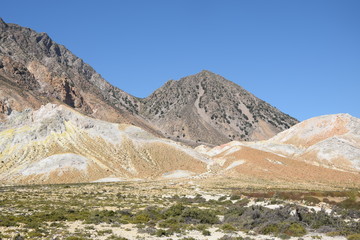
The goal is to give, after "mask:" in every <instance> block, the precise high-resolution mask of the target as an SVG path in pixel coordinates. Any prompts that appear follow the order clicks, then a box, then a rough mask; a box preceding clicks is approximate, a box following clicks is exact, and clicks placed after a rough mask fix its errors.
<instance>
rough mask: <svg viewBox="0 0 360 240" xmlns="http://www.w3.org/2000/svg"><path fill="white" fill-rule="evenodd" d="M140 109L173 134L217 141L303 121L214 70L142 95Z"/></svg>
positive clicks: (267, 133) (258, 136)
mask: <svg viewBox="0 0 360 240" xmlns="http://www.w3.org/2000/svg"><path fill="white" fill-rule="evenodd" d="M141 114H142V115H143V116H145V117H146V118H148V119H149V120H150V121H151V122H153V123H154V124H156V125H157V126H158V127H159V128H161V129H162V130H163V132H165V134H166V135H168V136H175V138H177V139H178V140H183V141H184V142H189V141H193V140H196V142H197V143H210V144H214V145H218V144H222V143H226V142H229V141H231V140H245V141H251V140H262V139H268V138H270V137H272V136H274V135H275V134H277V133H279V132H281V131H283V130H285V129H288V128H289V127H291V126H292V125H294V124H296V123H297V122H298V121H297V120H296V119H294V118H292V117H290V116H288V115H286V114H284V113H282V112H280V111H279V110H278V109H276V108H274V107H272V106H271V105H270V104H268V103H266V102H264V101H262V100H260V99H259V98H257V97H255V96H254V95H252V94H251V93H249V92H248V91H246V90H245V89H243V88H242V87H240V86H238V85H236V84H235V83H233V82H230V81H228V80H226V79H224V78H223V77H221V76H219V75H216V74H214V73H212V72H209V71H202V72H200V73H198V74H195V75H192V76H188V77H185V78H182V79H180V80H178V81H173V80H171V81H169V82H167V83H166V84H165V85H164V86H162V87H161V88H159V89H158V90H156V91H155V92H154V93H153V94H151V95H150V96H149V97H147V98H146V99H144V100H143V106H142V108H141Z"/></svg>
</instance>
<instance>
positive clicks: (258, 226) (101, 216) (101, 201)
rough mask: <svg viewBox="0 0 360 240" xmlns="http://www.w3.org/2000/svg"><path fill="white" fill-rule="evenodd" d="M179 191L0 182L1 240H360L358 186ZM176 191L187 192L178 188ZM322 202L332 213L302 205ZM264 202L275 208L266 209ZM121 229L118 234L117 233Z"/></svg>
mask: <svg viewBox="0 0 360 240" xmlns="http://www.w3.org/2000/svg"><path fill="white" fill-rule="evenodd" d="M149 189H152V190H151V191H150V192H151V194H150V192H149ZM179 190H180V188H177V187H176V186H174V187H172V186H170V185H166V184H165V185H161V184H159V185H155V186H153V185H152V184H151V183H143V184H140V183H137V184H134V183H112V184H102V185H101V184H74V185H70V184H67V185H44V186H19V187H2V188H0V191H1V195H0V207H1V209H2V211H1V213H0V232H1V235H0V238H1V239H15V238H17V239H47V237H49V236H61V239H98V238H100V237H101V238H103V239H109V240H110V239H114V240H118V239H120V240H124V239H126V236H127V235H126V232H129V231H137V233H138V234H140V235H141V236H143V237H144V238H146V236H153V237H156V238H159V239H161V238H165V237H168V238H171V237H172V236H175V235H176V236H183V239H186V238H188V239H191V238H189V237H187V234H188V233H189V232H191V231H193V232H194V231H195V232H197V233H198V234H199V236H213V235H214V233H215V231H218V232H221V233H222V234H223V237H222V238H221V239H242V238H241V236H240V235H237V234H238V233H239V232H241V231H242V232H243V233H246V232H252V234H255V235H256V234H264V235H270V236H277V237H279V238H289V237H302V236H304V235H305V234H307V232H311V231H315V230H316V231H319V232H322V233H326V234H327V235H331V236H334V237H336V236H346V237H347V238H348V239H359V234H360V223H359V222H358V221H356V219H359V218H360V211H359V209H358V205H359V202H358V197H359V194H358V192H356V191H350V192H349V191H344V192H300V191H298V192H289V191H263V192H262V191H257V192H256V191H242V190H232V191H226V190H225V192H224V190H221V189H220V190H216V191H221V193H222V196H220V197H218V198H217V199H216V198H215V199H213V198H211V199H208V200H207V199H206V197H204V195H200V194H197V195H195V196H189V195H186V194H181V193H180V194H179V192H178V191H179ZM208 190H210V191H213V189H208ZM181 191H185V192H186V191H187V192H189V193H190V192H191V191H192V190H191V188H190V189H187V188H183V187H181ZM185 192H184V193H185ZM226 192H227V194H224V193H226ZM164 193H166V194H168V196H166V197H165V196H163V195H162V194H164ZM329 199H331V201H330V200H329ZM320 203H321V204H322V206H324V204H325V205H326V206H327V207H328V208H331V209H332V211H331V212H329V211H325V210H324V209H323V210H321V211H318V210H317V211H315V210H313V209H312V208H310V207H307V205H309V206H315V205H317V204H320ZM268 204H275V205H276V204H278V205H279V207H277V208H268V207H266V205H268ZM70 226H76V228H74V227H70ZM15 229H16V231H15ZM119 229H121V231H122V232H124V235H119V234H118V232H119ZM249 236H250V235H249Z"/></svg>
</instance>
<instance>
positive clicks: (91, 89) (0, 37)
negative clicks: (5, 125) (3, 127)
mask: <svg viewBox="0 0 360 240" xmlns="http://www.w3.org/2000/svg"><path fill="white" fill-rule="evenodd" d="M48 102H52V103H65V104H67V105H68V106H70V107H73V108H74V109H76V110H78V111H80V112H82V113H84V114H87V115H89V116H92V117H95V118H99V119H102V120H106V121H111V122H118V123H129V124H133V125H136V126H139V127H142V128H144V129H146V130H148V131H150V132H153V133H156V134H158V135H161V134H160V132H159V131H157V130H156V129H155V127H154V126H152V125H151V124H150V123H149V122H148V121H147V120H145V119H143V118H142V117H141V116H139V115H138V114H137V112H138V108H139V107H140V106H139V100H138V99H137V98H135V97H133V96H131V95H130V94H128V93H125V92H124V91H122V90H120V89H118V88H116V87H114V86H112V85H111V84H109V83H108V82H106V81H105V80H104V79H103V78H102V77H101V76H100V74H98V73H97V72H96V71H95V70H94V69H93V68H92V67H90V66H89V65H88V64H86V63H84V62H83V60H82V59H80V58H78V57H76V56H75V55H74V54H72V53H71V52H70V51H69V50H68V49H66V47H64V46H62V45H60V44H57V43H56V42H54V41H53V40H52V39H51V38H50V37H49V36H48V35H47V34H46V33H37V32H35V31H34V30H31V29H29V28H25V27H21V26H18V25H16V24H10V23H5V22H4V21H3V20H2V19H0V116H1V117H4V115H6V114H9V113H10V112H11V111H12V110H17V111H22V110H24V109H27V108H31V109H37V108H39V107H40V106H41V105H44V104H46V103H48Z"/></svg>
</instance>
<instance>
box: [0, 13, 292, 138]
mask: <svg viewBox="0 0 360 240" xmlns="http://www.w3.org/2000/svg"><path fill="white" fill-rule="evenodd" d="M124 81H126V79H124ZM49 102H51V103H57V104H58V103H63V104H66V105H68V106H70V107H72V108H74V109H76V110H77V111H80V112H81V113H83V114H86V115H88V116H91V117H94V118H98V119H101V120H105V121H110V122H116V123H127V124H133V125H136V126H139V127H141V128H143V129H145V130H147V131H149V132H151V133H153V134H155V135H156V136H161V137H168V138H172V139H174V140H176V141H182V142H184V143H186V144H189V145H199V144H208V145H217V144H222V143H226V142H229V141H231V140H262V139H268V138H270V137H272V136H274V135H275V134H276V133H278V132H281V131H283V130H285V129H287V128H289V127H290V126H292V125H294V124H296V123H297V120H296V119H294V118H292V117H290V116H288V115H286V114H284V113H282V112H280V111H279V110H277V109H276V108H274V107H272V106H271V105H270V104H268V103H266V102H264V101H262V100H260V99H258V98H257V97H255V96H254V95H252V94H251V93H249V92H247V91H246V90H245V89H243V88H242V87H240V86H238V85H236V84H235V83H233V82H230V81H228V80H226V79H224V78H223V77H221V76H219V75H216V74H214V73H211V72H209V71H202V72H200V73H198V74H196V75H192V76H188V77H185V78H182V79H180V80H178V81H169V82H167V83H166V84H165V85H164V86H163V87H161V88H160V89H158V90H156V91H155V92H154V93H153V94H151V95H150V96H149V97H147V98H145V99H139V98H136V97H134V96H131V95H130V94H128V93H126V92H124V91H122V90H120V89H118V88H117V87H114V86H112V85H111V84H110V83H108V82H107V81H105V80H104V79H103V78H102V77H101V76H100V74H98V73H97V72H96V71H95V70H94V69H93V68H92V67H91V66H89V65H88V64H86V63H84V61H83V60H82V59H80V58H78V57H77V56H75V55H74V54H72V53H71V52H70V51H69V50H68V49H66V47H64V46H63V45H60V44H57V43H56V42H54V41H53V40H52V39H51V38H50V37H49V36H48V35H47V34H46V33H37V32H35V31H34V30H31V29H29V28H25V27H21V26H19V25H16V24H10V23H5V22H4V21H3V20H2V19H0V118H3V117H4V116H5V115H8V114H10V113H11V112H12V111H13V110H16V111H23V110H25V109H28V108H30V109H38V108H39V107H40V106H41V105H44V104H47V103H49Z"/></svg>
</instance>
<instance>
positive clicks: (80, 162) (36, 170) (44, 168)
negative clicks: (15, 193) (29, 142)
mask: <svg viewBox="0 0 360 240" xmlns="http://www.w3.org/2000/svg"><path fill="white" fill-rule="evenodd" d="M87 163H88V159H87V158H84V157H83V156H79V155H76V154H72V153H64V154H57V155H52V156H50V157H47V158H45V159H42V160H40V161H38V162H36V163H33V164H30V165H29V166H27V167H26V168H24V169H23V170H21V171H20V173H21V174H22V175H26V176H29V175H32V174H35V175H36V174H46V173H51V172H52V171H54V170H59V169H61V170H66V169H67V168H68V169H71V168H73V169H77V170H80V171H85V170H86V168H87Z"/></svg>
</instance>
